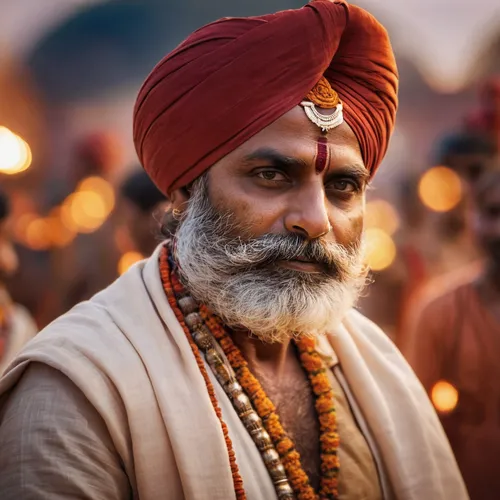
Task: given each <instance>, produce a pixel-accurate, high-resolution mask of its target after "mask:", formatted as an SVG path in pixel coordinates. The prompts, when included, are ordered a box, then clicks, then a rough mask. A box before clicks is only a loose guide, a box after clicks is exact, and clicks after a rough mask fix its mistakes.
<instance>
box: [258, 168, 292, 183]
mask: <svg viewBox="0 0 500 500" xmlns="http://www.w3.org/2000/svg"><path fill="white" fill-rule="evenodd" d="M257 177H258V178H260V179H263V180H265V181H271V182H281V181H285V180H286V177H285V175H284V174H283V173H282V172H279V171H278V170H261V171H260V172H257Z"/></svg>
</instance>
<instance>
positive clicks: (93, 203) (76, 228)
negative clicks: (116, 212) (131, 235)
mask: <svg viewBox="0 0 500 500" xmlns="http://www.w3.org/2000/svg"><path fill="white" fill-rule="evenodd" d="M108 215H109V210H108V209H107V207H106V203H105V201H104V199H103V198H102V197H101V196H100V195H99V194H98V193H96V192H95V191H78V192H76V193H73V194H72V195H70V196H68V198H66V200H65V201H64V203H63V205H62V207H61V220H62V222H63V224H64V225H65V226H66V228H67V229H69V230H70V231H73V232H79V233H92V232H93V231H95V230H97V229H99V228H100V227H101V226H102V224H103V223H104V222H105V220H106V219H107V217H108Z"/></svg>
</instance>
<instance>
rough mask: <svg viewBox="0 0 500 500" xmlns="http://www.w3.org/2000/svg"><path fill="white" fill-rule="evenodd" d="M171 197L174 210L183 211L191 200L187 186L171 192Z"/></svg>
mask: <svg viewBox="0 0 500 500" xmlns="http://www.w3.org/2000/svg"><path fill="white" fill-rule="evenodd" d="M169 199H170V204H171V207H172V210H174V211H175V212H179V213H181V212H183V211H184V208H185V206H186V202H187V201H188V200H189V191H188V190H187V189H186V188H185V187H183V188H180V189H176V190H175V191H172V192H171V193H170V196H169Z"/></svg>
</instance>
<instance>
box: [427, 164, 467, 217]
mask: <svg viewBox="0 0 500 500" xmlns="http://www.w3.org/2000/svg"><path fill="white" fill-rule="evenodd" d="M418 194H419V196H420V200H421V201H422V203H423V204H424V205H425V206H426V207H428V208H430V209H431V210H434V211H435V212H448V211H449V210H451V209H452V208H454V207H456V206H457V205H458V203H459V202H460V200H461V199H462V183H461V182H460V177H459V176H458V174H457V173H456V172H454V171H453V170H451V169H449V168H447V167H433V168H431V169H430V170H428V171H427V172H425V174H424V175H423V176H422V177H421V179H420V182H419V185H418Z"/></svg>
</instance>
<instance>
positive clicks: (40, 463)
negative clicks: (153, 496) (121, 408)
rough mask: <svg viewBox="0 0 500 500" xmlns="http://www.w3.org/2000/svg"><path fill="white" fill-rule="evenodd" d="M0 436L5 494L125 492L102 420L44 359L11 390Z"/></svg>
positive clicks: (99, 494)
mask: <svg viewBox="0 0 500 500" xmlns="http://www.w3.org/2000/svg"><path fill="white" fill-rule="evenodd" d="M0 442H1V443H2V445H1V446H0V469H1V470H2V472H3V474H0V490H1V491H2V492H3V493H4V494H5V495H6V498H28V496H25V495H29V498H33V499H39V498H40V499H42V498H47V497H48V496H51V495H54V497H56V496H57V497H58V498H59V495H60V494H62V493H63V491H64V492H65V495H69V496H71V497H72V498H73V497H74V498H76V497H79V498H125V496H126V495H128V494H129V492H128V490H129V486H128V480H127V477H126V476H125V474H124V472H123V470H122V467H121V465H120V458H119V455H118V453H117V452H116V449H115V447H114V444H113V441H112V439H111V437H110V434H109V432H108V429H107V427H106V425H105V423H104V421H103V420H102V418H101V417H100V415H99V414H98V412H97V411H96V409H95V408H94V407H93V406H92V405H91V404H90V402H89V401H88V400H87V398H86V397H85V396H84V394H83V393H82V392H81V391H80V390H79V389H78V388H77V387H76V386H75V385H74V384H73V383H72V382H71V380H69V379H68V378H67V377H65V376H64V375H63V374H62V373H61V372H59V371H57V370H55V369H53V368H51V367H49V366H47V365H43V364H40V363H32V364H30V366H29V367H28V368H27V369H26V370H25V372H24V374H23V376H22V377H21V379H20V380H19V382H18V384H17V385H16V386H15V387H14V388H12V390H11V391H10V393H9V395H8V398H7V400H6V401H5V404H4V405H3V407H2V409H1V414H0ZM28 478H29V479H28ZM28 488H29V492H28V491H27V489H28Z"/></svg>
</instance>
